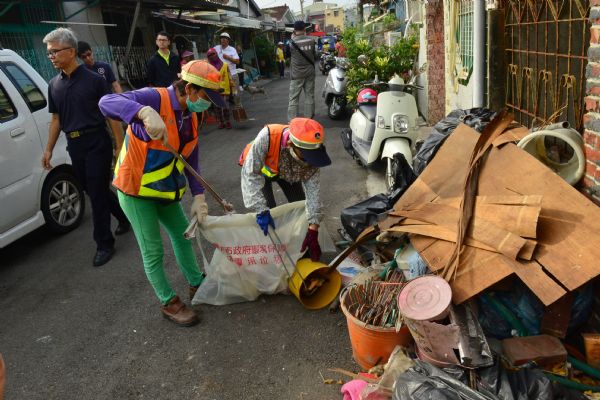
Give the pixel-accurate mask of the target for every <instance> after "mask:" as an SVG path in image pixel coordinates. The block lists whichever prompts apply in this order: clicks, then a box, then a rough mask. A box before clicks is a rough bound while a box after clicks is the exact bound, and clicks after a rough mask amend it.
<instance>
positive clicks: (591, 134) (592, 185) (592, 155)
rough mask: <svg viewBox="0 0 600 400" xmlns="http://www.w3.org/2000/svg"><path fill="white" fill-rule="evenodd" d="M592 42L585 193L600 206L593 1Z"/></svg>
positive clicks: (596, 5)
mask: <svg viewBox="0 0 600 400" xmlns="http://www.w3.org/2000/svg"><path fill="white" fill-rule="evenodd" d="M590 6H591V10H590V24H591V28H590V29H591V35H590V37H591V39H590V48H589V50H588V61H589V62H588V65H587V67H586V74H585V76H586V79H587V84H586V89H587V90H586V95H587V96H586V98H585V109H586V111H587V114H585V115H584V117H583V126H584V128H585V129H584V131H583V139H584V141H585V157H586V166H585V175H584V177H583V180H582V186H583V187H582V189H583V192H584V193H585V194H586V195H587V196H588V197H589V198H590V199H592V200H593V201H594V202H595V203H596V204H598V205H600V0H590Z"/></svg>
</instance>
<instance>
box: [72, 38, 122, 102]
mask: <svg viewBox="0 0 600 400" xmlns="http://www.w3.org/2000/svg"><path fill="white" fill-rule="evenodd" d="M77 55H78V56H79V58H80V59H81V61H83V63H84V64H85V66H86V67H88V68H89V69H90V70H92V71H94V72H95V73H97V74H98V75H100V76H102V77H103V78H104V79H105V80H106V83H108V84H109V85H110V88H111V89H112V92H113V93H123V89H122V88H121V84H120V83H119V81H118V80H117V78H116V77H115V74H114V72H113V70H112V67H111V66H110V64H109V63H105V62H102V61H96V60H95V59H94V52H93V51H92V48H91V46H90V44H89V43H88V42H83V41H79V42H78V43H77Z"/></svg>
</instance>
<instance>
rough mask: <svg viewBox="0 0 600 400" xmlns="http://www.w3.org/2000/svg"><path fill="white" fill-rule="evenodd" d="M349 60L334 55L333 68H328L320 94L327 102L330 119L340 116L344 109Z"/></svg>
mask: <svg viewBox="0 0 600 400" xmlns="http://www.w3.org/2000/svg"><path fill="white" fill-rule="evenodd" d="M348 66H349V62H348V59H347V58H344V57H336V58H335V68H332V69H330V70H329V74H328V75H327V79H326V80H325V85H324V86H323V91H322V93H321V94H322V96H323V98H324V99H325V104H327V115H328V116H329V118H331V119H338V118H340V117H341V116H342V115H343V114H344V111H345V109H346V102H347V101H346V84H347V82H348V79H346V71H347V70H348Z"/></svg>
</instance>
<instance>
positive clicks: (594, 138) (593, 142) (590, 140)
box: [583, 0, 600, 148]
mask: <svg viewBox="0 0 600 400" xmlns="http://www.w3.org/2000/svg"><path fill="white" fill-rule="evenodd" d="M598 1H600V0H598ZM583 118H584V119H585V116H584V117H583ZM599 139H600V135H599V134H598V133H597V132H594V131H590V130H588V129H586V130H584V131H583V141H584V142H585V144H587V145H589V146H591V147H594V148H598V147H600V140H599Z"/></svg>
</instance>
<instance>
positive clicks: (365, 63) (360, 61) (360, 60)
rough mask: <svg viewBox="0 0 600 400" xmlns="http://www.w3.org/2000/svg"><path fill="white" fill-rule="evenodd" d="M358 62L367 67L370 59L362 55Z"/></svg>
mask: <svg viewBox="0 0 600 400" xmlns="http://www.w3.org/2000/svg"><path fill="white" fill-rule="evenodd" d="M356 60H357V61H358V63H359V64H360V65H363V66H366V65H367V63H368V62H369V57H367V56H365V55H364V54H361V55H360V56H358V57H357V59H356Z"/></svg>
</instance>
